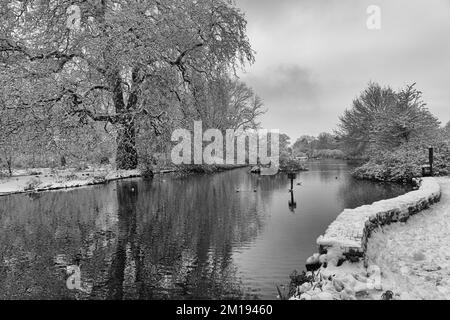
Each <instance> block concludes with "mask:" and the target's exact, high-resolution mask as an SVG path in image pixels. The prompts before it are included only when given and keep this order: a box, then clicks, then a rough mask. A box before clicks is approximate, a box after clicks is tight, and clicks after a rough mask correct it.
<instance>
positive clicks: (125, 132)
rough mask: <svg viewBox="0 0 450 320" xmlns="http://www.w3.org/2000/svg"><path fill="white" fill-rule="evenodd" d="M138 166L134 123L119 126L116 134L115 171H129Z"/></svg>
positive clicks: (129, 122)
mask: <svg viewBox="0 0 450 320" xmlns="http://www.w3.org/2000/svg"><path fill="white" fill-rule="evenodd" d="M137 165H138V154H137V150H136V128H135V124H134V121H127V122H124V123H121V124H120V127H119V128H118V132H117V152H116V166H117V169H122V170H131V169H136V168H137Z"/></svg>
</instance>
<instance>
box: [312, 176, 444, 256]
mask: <svg viewBox="0 0 450 320" xmlns="http://www.w3.org/2000/svg"><path fill="white" fill-rule="evenodd" d="M419 184H420V187H419V189H418V190H415V191H411V192H408V193H406V194H404V195H402V196H399V197H397V198H393V199H387V200H381V201H377V202H374V203H373V204H371V205H365V206H361V207H358V208H356V209H346V210H344V211H343V212H342V213H341V214H340V215H339V216H338V217H337V218H336V220H335V221H334V222H333V223H331V225H330V226H329V227H328V229H327V230H326V232H325V234H324V235H323V236H320V237H319V238H318V239H317V244H318V245H319V253H320V254H325V253H327V252H328V251H329V250H330V249H331V248H332V249H333V251H340V252H341V253H342V256H343V257H344V259H345V260H350V261H352V262H356V261H358V260H360V259H361V258H364V257H365V252H366V248H367V240H368V238H369V237H370V234H371V232H372V231H373V230H375V229H377V228H379V227H381V226H383V225H386V224H390V223H392V222H397V221H401V222H404V221H406V220H407V219H408V218H409V217H410V216H411V215H414V214H416V213H417V212H419V211H421V210H423V209H425V208H428V207H429V206H430V205H431V204H433V203H435V202H437V201H439V199H440V196H441V190H440V186H439V184H438V182H437V181H436V180H435V179H434V178H431V177H430V178H422V179H421V180H420V181H419Z"/></svg>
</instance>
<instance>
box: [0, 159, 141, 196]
mask: <svg viewBox="0 0 450 320" xmlns="http://www.w3.org/2000/svg"><path fill="white" fill-rule="evenodd" d="M140 175H141V173H140V171H139V170H114V169H113V168H111V167H110V166H104V167H99V168H89V169H86V170H76V169H64V170H55V169H53V170H52V169H49V168H40V169H33V170H31V171H28V170H27V171H26V170H20V171H15V172H14V175H13V176H12V177H6V178H2V179H0V196H1V195H7V194H13V193H22V192H34V191H45V190H55V189H64V188H75V187H81V186H87V185H94V184H100V183H105V182H107V181H111V180H117V179H123V178H132V177H139V176H140Z"/></svg>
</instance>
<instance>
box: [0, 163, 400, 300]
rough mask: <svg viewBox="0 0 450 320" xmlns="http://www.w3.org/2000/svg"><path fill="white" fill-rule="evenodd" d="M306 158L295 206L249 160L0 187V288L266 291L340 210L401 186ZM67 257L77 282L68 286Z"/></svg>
mask: <svg viewBox="0 0 450 320" xmlns="http://www.w3.org/2000/svg"><path fill="white" fill-rule="evenodd" d="M309 167H310V171H309V172H302V173H300V174H299V176H298V177H297V180H296V181H295V184H294V199H295V202H296V203H297V207H296V209H291V208H290V207H289V205H288V201H289V200H290V194H289V193H288V189H289V187H290V182H289V180H288V179H287V177H286V176H285V175H277V176H273V177H260V176H257V175H250V174H248V173H247V171H248V169H237V170H233V171H228V172H223V173H219V174H215V175H204V176H189V177H177V176H172V175H164V176H159V177H156V178H155V179H153V180H151V181H146V180H142V179H131V180H123V181H118V182H112V183H109V184H107V185H104V186H95V187H88V188H81V189H74V190H71V191H58V192H46V193H40V194H34V195H14V196H8V197H1V198H0V298H8V299H11V298H13V299H15V298H16V299H17V298H25V299H27V298H31V299H52V298H53V299H74V298H77V299H227V298H234V299H236V298H255V299H261V298H262V299H275V298H276V294H277V292H276V287H275V285H276V284H286V283H288V275H289V274H290V273H291V272H292V271H293V270H294V269H302V268H303V266H304V263H305V260H306V258H307V257H308V256H309V255H311V254H312V253H313V252H315V251H316V250H317V248H316V244H315V241H316V238H317V237H318V236H319V235H320V234H322V233H323V232H324V231H325V229H326V227H327V226H328V224H329V223H331V222H332V221H333V220H334V218H335V217H336V216H337V215H338V214H339V213H340V212H341V211H342V210H343V209H344V208H354V207H357V206H360V205H363V204H367V203H371V202H373V201H376V200H380V199H384V198H390V197H394V196H397V195H399V194H402V193H404V192H405V191H407V188H406V187H402V186H398V185H390V184H376V183H371V182H367V181H356V180H353V179H352V178H351V177H350V176H349V166H348V165H347V164H346V163H345V162H337V161H319V162H313V163H309ZM298 182H301V186H298V185H296V184H297V183H298ZM237 190H239V192H237ZM255 190H256V192H255ZM74 264H79V265H80V268H81V280H82V283H81V286H82V290H69V289H67V286H66V277H67V276H66V272H65V270H66V267H67V266H69V265H74Z"/></svg>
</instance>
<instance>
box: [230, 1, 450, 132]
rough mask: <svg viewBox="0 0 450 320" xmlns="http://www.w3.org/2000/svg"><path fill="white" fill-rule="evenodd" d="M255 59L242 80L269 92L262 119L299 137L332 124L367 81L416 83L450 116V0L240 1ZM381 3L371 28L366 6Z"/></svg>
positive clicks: (393, 84)
mask: <svg viewBox="0 0 450 320" xmlns="http://www.w3.org/2000/svg"><path fill="white" fill-rule="evenodd" d="M236 2H237V5H238V7H240V8H241V9H242V10H243V11H244V12H245V15H246V18H247V20H248V35H249V38H250V41H251V43H252V46H253V48H254V50H255V51H256V52H257V54H256V63H255V64H254V65H252V66H250V67H247V68H246V73H245V74H243V75H241V79H242V80H244V81H245V82H247V83H248V84H249V85H250V86H252V87H253V88H254V89H255V91H256V92H257V93H258V94H259V95H260V96H261V97H262V98H263V99H264V102H265V105H266V108H267V109H268V112H267V114H266V115H265V116H264V117H263V118H262V125H263V126H264V127H265V128H268V129H280V130H281V131H282V132H286V133H287V134H288V135H289V136H291V138H292V139H293V140H295V138H297V137H299V136H300V135H302V134H313V135H317V134H318V133H320V132H323V131H330V132H331V131H332V130H333V129H334V128H336V124H337V123H338V116H339V115H340V114H341V113H342V112H343V111H344V110H345V109H346V108H349V107H350V106H351V103H352V100H353V99H354V98H355V97H357V95H358V94H359V93H360V92H361V91H362V90H363V89H364V88H365V86H366V85H367V83H368V82H369V81H376V82H379V83H380V84H382V85H389V86H391V87H393V88H394V89H398V88H401V87H403V86H404V85H406V84H408V83H413V82H416V83H417V88H418V89H420V90H421V91H423V93H424V100H425V101H426V102H427V103H428V107H429V109H430V110H431V112H433V113H434V114H435V115H436V116H438V117H439V119H440V120H441V122H443V123H446V122H447V121H449V120H450V1H449V0H427V1H425V0H372V1H366V0H236ZM370 5H378V6H379V7H380V8H381V30H368V29H367V27H366V21H367V18H368V16H369V15H368V14H367V13H366V10H367V7H368V6H370Z"/></svg>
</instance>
